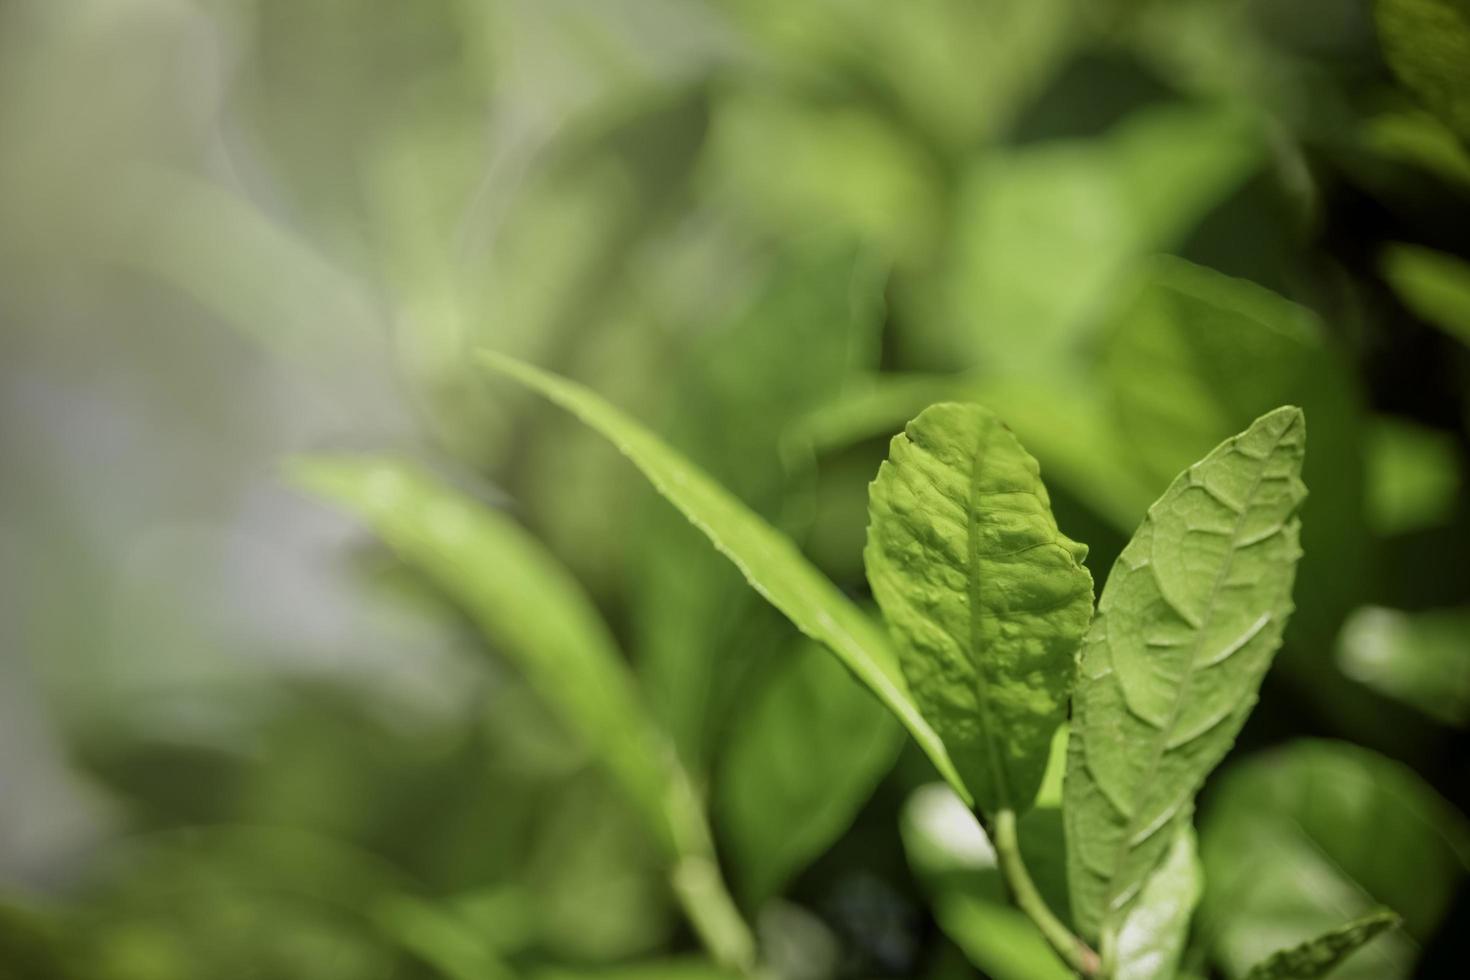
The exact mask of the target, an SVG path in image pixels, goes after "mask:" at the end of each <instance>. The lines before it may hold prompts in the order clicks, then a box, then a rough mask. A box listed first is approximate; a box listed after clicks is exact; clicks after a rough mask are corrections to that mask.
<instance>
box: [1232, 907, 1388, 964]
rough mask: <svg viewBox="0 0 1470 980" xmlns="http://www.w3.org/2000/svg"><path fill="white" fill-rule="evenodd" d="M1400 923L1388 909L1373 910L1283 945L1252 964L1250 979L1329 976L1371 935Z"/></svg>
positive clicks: (1373, 935) (1371, 936)
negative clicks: (1318, 933) (1332, 927)
mask: <svg viewBox="0 0 1470 980" xmlns="http://www.w3.org/2000/svg"><path fill="white" fill-rule="evenodd" d="M1398 924H1399V917H1398V915H1397V914H1396V913H1393V912H1390V911H1388V910H1387V909H1384V910H1381V911H1378V912H1372V913H1370V914H1368V915H1365V916H1363V917H1361V918H1358V919H1354V920H1353V921H1352V922H1349V923H1347V924H1346V925H1342V926H1338V927H1337V928H1336V929H1333V930H1332V931H1331V932H1324V933H1323V934H1322V935H1320V936H1318V937H1316V938H1315V939H1310V940H1308V941H1307V942H1304V943H1302V944H1301V945H1299V946H1293V947H1292V948H1291V949H1283V950H1281V952H1279V953H1275V954H1273V955H1272V956H1270V957H1269V958H1268V959H1265V960H1263V961H1262V962H1260V963H1257V964H1256V965H1255V966H1253V967H1251V970H1250V972H1249V973H1247V974H1246V975H1245V976H1246V980H1312V978H1314V977H1321V976H1326V975H1327V974H1328V973H1329V972H1331V971H1332V970H1333V969H1335V968H1336V967H1337V965H1338V964H1339V963H1341V962H1342V961H1343V960H1345V959H1347V958H1348V957H1349V956H1351V955H1352V954H1353V953H1355V952H1357V951H1358V950H1359V949H1360V948H1361V947H1363V946H1364V945H1366V944H1367V943H1368V942H1369V941H1370V940H1371V939H1373V938H1374V937H1375V936H1377V935H1378V934H1379V933H1380V932H1383V931H1384V930H1386V929H1392V928H1393V927H1394V926H1396V925H1398Z"/></svg>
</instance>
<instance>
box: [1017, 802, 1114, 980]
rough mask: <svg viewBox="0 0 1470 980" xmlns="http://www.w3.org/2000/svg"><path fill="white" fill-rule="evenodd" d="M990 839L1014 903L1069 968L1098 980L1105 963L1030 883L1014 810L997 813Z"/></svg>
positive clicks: (1032, 883)
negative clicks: (1057, 914) (1059, 917)
mask: <svg viewBox="0 0 1470 980" xmlns="http://www.w3.org/2000/svg"><path fill="white" fill-rule="evenodd" d="M990 839H991V842H992V843H993V844H994V845H995V854H996V859H997V861H998V863H999V864H1000V873H1001V876H1002V877H1003V878H1004V879H1005V882H1006V887H1007V888H1008V889H1010V893H1011V900H1012V901H1014V902H1015V903H1016V907H1017V908H1019V909H1020V910H1021V911H1022V912H1024V913H1026V916H1027V917H1028V918H1029V919H1030V920H1031V921H1032V922H1034V923H1036V927H1037V928H1038V929H1040V930H1041V934H1042V935H1043V936H1045V937H1046V941H1047V942H1048V943H1050V944H1051V947H1052V949H1054V950H1056V952H1057V955H1058V956H1060V957H1061V958H1062V961H1063V962H1065V963H1066V964H1067V965H1068V966H1069V967H1071V968H1072V970H1073V971H1075V972H1076V973H1077V974H1078V975H1079V976H1083V977H1096V976H1098V975H1100V974H1101V972H1102V960H1101V958H1099V956H1098V955H1097V953H1096V951H1094V950H1093V949H1092V947H1090V946H1088V945H1087V943H1085V942H1083V941H1082V939H1081V938H1080V937H1078V936H1076V935H1074V934H1073V932H1072V930H1070V929H1068V928H1067V926H1066V925H1065V924H1064V923H1063V922H1062V920H1061V919H1058V918H1057V916H1056V913H1054V912H1052V910H1051V909H1050V908H1049V907H1048V906H1047V904H1046V899H1044V898H1042V896H1041V892H1040V891H1039V890H1038V889H1037V887H1036V883H1035V882H1034V881H1032V880H1031V873H1030V872H1029V871H1027V870H1026V862H1025V861H1023V860H1022V858H1021V839H1020V835H1019V834H1018V833H1017V830H1016V811H1014V810H1011V809H1001V810H997V811H996V813H995V820H994V822H993V823H992V825H991V828H990Z"/></svg>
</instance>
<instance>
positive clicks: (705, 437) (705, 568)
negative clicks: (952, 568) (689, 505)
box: [565, 239, 884, 773]
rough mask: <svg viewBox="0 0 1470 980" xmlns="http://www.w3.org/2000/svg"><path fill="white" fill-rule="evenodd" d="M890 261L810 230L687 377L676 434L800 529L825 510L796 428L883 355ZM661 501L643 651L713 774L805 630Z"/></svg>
mask: <svg viewBox="0 0 1470 980" xmlns="http://www.w3.org/2000/svg"><path fill="white" fill-rule="evenodd" d="M881 271H882V270H880V269H878V268H876V266H875V265H874V264H873V263H871V262H869V261H865V260H864V258H863V256H861V255H860V254H859V253H858V252H857V251H856V250H855V249H853V248H852V247H851V246H849V245H846V244H844V243H841V242H832V241H829V240H826V239H816V240H814V241H804V242H803V243H802V244H801V245H800V246H796V247H793V248H791V249H789V250H788V251H787V253H786V254H784V255H783V256H782V257H781V258H780V259H779V260H778V262H777V263H776V266H775V268H774V269H773V271H772V273H771V275H770V277H769V279H768V280H767V281H766V282H765V283H764V284H763V285H762V287H761V289H760V290H759V292H758V294H757V295H756V296H755V297H754V298H753V300H752V301H751V302H750V304H749V305H748V306H747V307H746V308H745V309H743V310H741V312H740V313H738V314H737V315H736V316H735V317H734V318H733V319H731V320H730V321H729V322H726V323H723V324H721V325H720V326H719V327H718V329H715V330H712V331H710V332H708V334H707V335H705V336H703V337H702V338H701V340H700V342H699V343H698V344H697V345H696V346H694V347H693V348H692V349H691V350H690V351H689V352H688V355H687V357H685V358H683V361H684V363H685V365H686V366H685V368H684V369H683V370H682V371H681V372H680V376H679V377H678V378H677V379H675V380H674V381H673V387H674V393H673V396H672V398H671V403H670V405H669V412H668V415H669V419H670V421H669V424H668V425H667V426H666V428H665V430H664V436H665V438H666V439H667V440H668V441H669V443H670V445H672V446H673V447H674V448H675V449H677V450H679V451H680V452H683V453H684V454H685V455H686V456H687V457H688V458H689V459H690V460H691V461H692V462H693V463H695V464H696V465H698V466H700V467H702V468H703V469H704V470H705V472H706V473H708V474H709V475H710V476H711V477H712V478H713V479H715V480H716V481H718V482H719V483H720V485H721V486H723V487H725V488H726V489H727V490H729V491H730V493H731V494H732V495H733V496H735V497H737V498H739V499H740V500H741V501H742V502H744V503H746V504H748V505H749V506H750V508H751V509H752V510H754V511H756V512H757V513H759V514H760V515H761V516H763V517H765V518H766V519H768V520H771V521H772V522H773V523H776V526H778V527H780V528H781V529H782V530H784V531H787V532H788V533H793V534H796V533H800V532H801V531H802V530H804V529H805V527H806V526H807V525H808V524H810V522H811V516H812V514H811V512H812V507H811V506H809V505H807V504H806V498H807V496H809V495H810V490H811V486H812V484H814V483H815V479H814V472H813V471H814V469H815V467H814V460H813V458H812V456H811V453H810V452H803V451H802V450H803V449H804V448H805V447H804V446H801V445H800V444H798V445H796V446H795V447H792V448H791V449H785V448H784V446H785V445H787V444H788V443H787V435H788V433H789V432H790V430H791V428H792V427H793V423H794V422H795V420H797V419H799V418H801V417H803V416H805V415H806V414H807V412H808V411H810V410H811V408H812V407H813V406H815V405H818V404H820V403H822V402H823V401H825V400H827V399H829V398H834V397H836V396H837V394H838V393H839V392H840V391H841V390H842V389H843V388H844V387H846V383H847V382H848V380H849V379H850V378H851V377H852V376H853V375H854V374H855V373H856V372H857V371H858V370H859V369H860V368H864V367H868V366H870V365H872V364H875V363H876V360H877V339H878V326H879V324H880V322H881V320H882V315H883V281H884V276H882V275H880V274H878V273H880V272H881ZM733 418H738V419H740V420H741V422H740V424H739V425H731V424H729V420H730V419H733ZM565 424H566V425H569V426H573V425H577V424H578V423H577V422H576V421H575V420H574V419H570V418H566V419H565ZM580 431H581V432H583V433H584V434H585V435H586V437H587V438H589V439H598V438H599V436H598V435H597V434H596V433H594V432H592V431H590V430H587V429H582V430H580ZM603 448H604V449H605V451H606V452H608V453H609V454H610V455H612V456H613V457H614V462H615V464H616V465H617V466H619V467H624V468H625V467H626V464H625V463H623V461H622V460H621V459H617V458H616V453H615V452H613V451H612V450H611V448H610V447H606V446H605V444H603ZM632 478H633V479H637V477H636V476H632ZM640 489H641V488H640ZM646 497H648V498H654V495H653V494H652V493H646ZM650 503H651V504H652V506H650V507H649V508H647V510H648V513H647V517H646V519H645V521H644V522H643V524H642V525H641V526H640V527H639V528H638V531H639V533H640V535H643V536H644V537H643V541H644V546H643V547H640V548H639V549H637V552H638V553H637V557H636V559H635V560H636V562H637V565H636V567H635V569H634V575H633V576H632V580H633V583H634V585H635V587H636V595H635V608H634V634H635V637H636V644H635V647H634V651H635V663H636V667H637V671H638V675H639V680H640V681H641V682H642V684H643V686H644V689H645V690H646V691H647V692H648V696H649V701H650V703H651V705H652V706H653V709H654V711H655V712H656V714H657V715H658V717H659V719H660V721H661V722H662V723H663V725H664V727H665V728H666V729H667V730H668V731H669V732H670V734H671V735H672V736H673V738H674V743H675V744H676V745H677V746H678V747H679V750H680V753H681V755H682V756H683V758H684V760H685V762H686V764H687V765H689V766H690V768H691V769H693V770H694V771H696V772H700V773H703V772H704V771H705V770H706V769H707V768H708V767H709V765H710V764H711V756H712V755H713V753H714V748H713V744H712V743H713V742H714V741H715V736H716V735H718V734H719V733H722V732H723V731H725V730H726V729H727V728H728V727H729V722H730V715H731V713H732V712H733V711H734V710H736V708H737V706H738V705H740V704H741V703H742V702H743V701H745V700H746V699H748V698H749V697H750V691H749V690H748V689H747V686H746V685H745V684H743V683H741V681H742V680H743V679H745V677H746V675H747V674H750V673H752V672H758V671H759V670H760V669H761V667H762V666H764V664H763V663H762V662H761V660H762V657H763V656H764V655H765V654H766V653H767V652H768V651H769V652H774V653H776V654H779V653H780V652H782V651H784V650H785V649H787V648H789V647H790V645H791V639H792V638H794V637H795V635H796V632H795V630H794V629H793V628H792V627H791V625H790V624H788V623H787V622H786V621H785V620H784V619H783V618H782V617H781V614H780V613H778V612H777V611H776V610H774V609H772V608H770V607H769V606H767V605H765V604H764V603H763V602H762V600H761V598H760V597H759V596H757V595H755V594H754V593H753V592H751V590H750V588H749V587H748V586H747V585H746V584H745V581H744V579H742V578H741V576H740V572H739V571H738V570H736V569H735V568H734V567H732V566H731V565H730V563H729V562H727V561H726V560H725V559H724V558H723V557H722V556H721V555H720V554H719V553H717V552H716V551H715V550H714V549H713V548H711V547H710V546H709V542H708V541H706V540H705V538H704V536H703V535H702V534H700V532H699V531H698V530H697V529H695V528H693V527H691V526H690V524H689V522H688V521H686V520H684V518H683V516H682V515H680V514H679V513H678V512H677V511H675V510H674V509H673V508H670V507H668V506H666V505H664V504H663V502H662V501H657V500H656V499H652V500H650ZM859 523H860V522H859Z"/></svg>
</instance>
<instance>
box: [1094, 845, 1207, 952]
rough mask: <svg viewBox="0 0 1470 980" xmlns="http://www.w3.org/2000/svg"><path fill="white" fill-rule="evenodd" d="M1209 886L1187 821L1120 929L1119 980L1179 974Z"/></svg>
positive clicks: (1118, 949) (1118, 950)
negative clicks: (1193, 918)
mask: <svg viewBox="0 0 1470 980" xmlns="http://www.w3.org/2000/svg"><path fill="white" fill-rule="evenodd" d="M1203 887H1204V873H1203V871H1202V870H1201V869H1200V862H1199V856H1198V853H1197V848H1196V845H1195V836H1194V828H1193V827H1191V826H1189V824H1188V823H1187V822H1181V823H1180V824H1179V825H1178V829H1177V830H1176V831H1175V834H1174V843H1173V845H1172V846H1170V848H1169V853H1168V854H1167V855H1166V856H1165V858H1164V863H1163V864H1161V865H1159V866H1158V868H1156V869H1155V870H1154V873H1153V874H1152V875H1150V876H1149V879H1148V881H1147V882H1145V883H1144V886H1143V890H1142V891H1141V892H1140V893H1139V896H1138V900H1137V901H1136V902H1135V903H1134V904H1133V907H1132V908H1130V909H1129V910H1128V915H1127V916H1126V917H1125V918H1124V919H1123V926H1122V928H1121V929H1119V930H1118V946H1117V952H1116V953H1115V954H1114V955H1115V960H1114V963H1113V971H1112V973H1111V976H1112V978H1113V980H1156V978H1159V977H1172V976H1174V975H1175V974H1176V973H1177V972H1178V969H1179V960H1180V958H1181V957H1182V956H1183V955H1184V944H1185V942H1186V941H1187V940H1188V939H1189V920H1190V917H1191V916H1193V915H1194V907H1195V905H1196V904H1197V903H1198V902H1199V896H1200V891H1201V890H1202V889H1203Z"/></svg>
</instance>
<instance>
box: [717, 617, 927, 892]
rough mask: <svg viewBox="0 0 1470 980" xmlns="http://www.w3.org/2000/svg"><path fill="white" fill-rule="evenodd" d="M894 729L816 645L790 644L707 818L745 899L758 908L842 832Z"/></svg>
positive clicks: (745, 720) (887, 761)
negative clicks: (710, 817) (726, 848)
mask: <svg viewBox="0 0 1470 980" xmlns="http://www.w3.org/2000/svg"><path fill="white" fill-rule="evenodd" d="M902 737H903V730H902V729H901V728H899V726H898V724H897V722H896V721H895V720H894V718H893V716H892V715H891V714H889V713H888V711H887V710H886V709H885V708H884V707H883V705H881V704H879V703H878V701H877V700H875V699H874V698H873V696H872V694H871V693H869V692H868V691H867V689H865V688H864V687H863V686H862V685H861V684H858V683H857V681H855V680H854V679H853V677H852V675H851V674H849V673H848V672H847V671H845V670H843V669H842V667H841V665H839V664H838V663H837V662H836V661H835V660H834V659H833V658H832V657H830V656H828V655H827V653H826V652H825V651H823V650H821V649H820V648H819V647H818V646H817V644H815V643H813V642H812V641H810V640H808V639H806V638H804V637H803V638H800V639H798V640H797V643H796V648H795V649H792V650H790V651H788V656H786V657H785V658H783V660H782V662H780V663H778V664H777V665H776V666H775V668H774V676H773V677H772V678H771V680H770V681H769V682H768V683H767V684H766V685H765V686H764V687H762V688H761V689H760V691H759V693H758V694H757V696H756V700H755V702H754V703H753V704H751V705H750V707H749V709H748V710H747V711H746V712H745V713H744V714H743V715H742V716H741V717H740V718H739V719H738V720H737V721H736V724H735V728H734V730H733V731H732V732H731V734H730V744H729V748H728V749H727V750H726V752H727V754H726V756H725V758H724V760H723V762H722V763H721V765H720V769H719V782H718V783H717V784H716V795H715V802H714V813H715V821H716V829H717V830H718V831H719V832H720V836H721V838H722V839H723V840H725V841H727V842H728V844H729V853H730V856H731V858H732V866H733V868H734V869H735V870H734V872H733V874H734V875H735V880H736V883H737V885H738V886H739V888H740V891H741V893H742V894H743V896H744V898H745V900H746V901H747V902H748V903H749V904H751V905H759V904H760V903H762V902H764V901H765V900H766V899H768V898H770V897H771V896H772V895H774V894H775V893H776V892H778V891H779V890H780V888H781V886H782V885H784V884H785V883H786V880H787V879H788V878H789V877H790V876H791V875H792V874H793V873H794V872H795V871H797V870H799V869H800V868H801V866H802V865H803V864H805V863H806V862H807V861H809V860H811V859H812V858H813V857H815V856H816V855H818V854H820V853H821V852H822V850H823V849H824V848H826V847H827V846H828V845H829V844H831V843H832V841H833V840H834V839H835V838H836V837H837V836H838V835H839V834H841V833H842V831H844V830H845V829H847V827H848V825H849V824H850V823H851V822H852V818H853V816H854V815H855V814H856V813H857V810H858V808H859V807H861V806H862V804H863V803H864V802H865V801H866V800H867V798H868V796H869V794H871V793H872V791H873V787H874V786H875V785H876V784H877V782H878V780H879V779H880V778H881V777H882V775H883V773H884V772H885V771H887V769H888V768H889V766H891V765H892V764H893V758H894V755H895V753H896V752H897V750H898V748H899V745H900V742H901V739H902Z"/></svg>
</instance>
